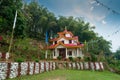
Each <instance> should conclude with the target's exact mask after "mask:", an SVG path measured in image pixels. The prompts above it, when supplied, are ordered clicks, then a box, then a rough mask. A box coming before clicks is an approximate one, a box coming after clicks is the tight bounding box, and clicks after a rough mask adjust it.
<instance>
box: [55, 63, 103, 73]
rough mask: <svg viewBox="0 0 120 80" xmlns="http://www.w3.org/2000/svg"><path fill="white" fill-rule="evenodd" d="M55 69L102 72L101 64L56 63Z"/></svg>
mask: <svg viewBox="0 0 120 80" xmlns="http://www.w3.org/2000/svg"><path fill="white" fill-rule="evenodd" d="M56 67H58V68H59V69H78V70H96V71H97V70H99V71H103V70H104V66H103V63H102V62H57V63H56Z"/></svg>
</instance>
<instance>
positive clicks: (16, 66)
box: [0, 61, 104, 80]
mask: <svg viewBox="0 0 120 80" xmlns="http://www.w3.org/2000/svg"><path fill="white" fill-rule="evenodd" d="M57 68H58V69H76V70H99V71H103V70H104V66H103V63H102V62H52V61H51V62H22V63H17V62H11V63H8V62H0V80H4V79H7V78H15V77H20V76H22V75H33V74H39V73H43V72H46V71H52V70H55V69H57Z"/></svg>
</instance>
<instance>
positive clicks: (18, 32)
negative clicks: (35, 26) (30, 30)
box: [0, 0, 26, 37]
mask: <svg viewBox="0 0 120 80" xmlns="http://www.w3.org/2000/svg"><path fill="white" fill-rule="evenodd" d="M0 6H1V7H0V32H1V34H7V35H10V34H11V32H12V27H13V21H14V17H15V12H16V10H17V11H18V17H17V23H16V28H15V37H18V36H19V37H20V36H21V37H23V35H24V28H25V27H26V22H25V18H24V15H23V14H22V12H21V7H22V0H2V2H1V5H0Z"/></svg>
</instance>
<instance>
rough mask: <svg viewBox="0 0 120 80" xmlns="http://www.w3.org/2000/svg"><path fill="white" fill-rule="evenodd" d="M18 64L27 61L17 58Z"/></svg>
mask: <svg viewBox="0 0 120 80" xmlns="http://www.w3.org/2000/svg"><path fill="white" fill-rule="evenodd" d="M15 61H16V62H24V61H25V60H24V59H23V58H17V59H15Z"/></svg>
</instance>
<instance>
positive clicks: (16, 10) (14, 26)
mask: <svg viewBox="0 0 120 80" xmlns="http://www.w3.org/2000/svg"><path fill="white" fill-rule="evenodd" d="M16 18H17V10H16V13H15V19H14V24H13V29H14V28H15V24H16Z"/></svg>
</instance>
